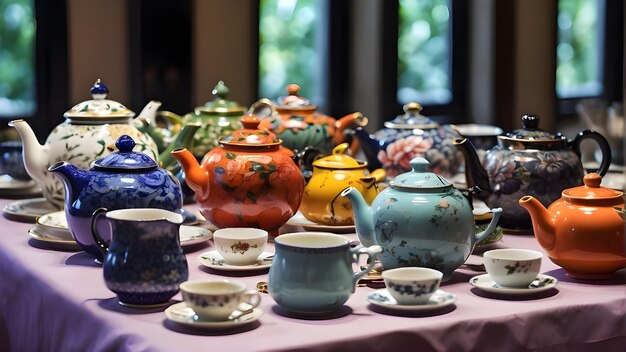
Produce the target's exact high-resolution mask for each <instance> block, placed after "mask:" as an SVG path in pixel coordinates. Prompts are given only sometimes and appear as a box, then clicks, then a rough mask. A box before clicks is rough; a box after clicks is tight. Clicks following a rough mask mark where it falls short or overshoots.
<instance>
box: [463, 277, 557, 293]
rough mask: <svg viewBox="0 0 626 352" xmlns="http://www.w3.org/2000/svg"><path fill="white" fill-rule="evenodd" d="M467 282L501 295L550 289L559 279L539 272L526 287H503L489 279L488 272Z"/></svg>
mask: <svg viewBox="0 0 626 352" xmlns="http://www.w3.org/2000/svg"><path fill="white" fill-rule="evenodd" d="M469 283H470V284H472V285H473V286H475V287H478V288H479V289H481V290H483V291H486V292H491V293H497V294H501V295H528V294H534V293H537V292H543V291H547V290H550V289H552V288H554V287H555V286H556V285H557V284H558V283H559V280H557V279H555V278H553V277H552V276H550V275H544V274H539V275H537V278H536V279H535V281H533V283H531V284H530V285H529V286H528V287H521V288H518V287H504V286H500V285H498V284H496V283H495V282H494V281H493V280H492V279H491V277H490V276H489V274H482V275H478V276H474V277H473V278H471V279H470V281H469ZM537 283H539V284H540V286H533V284H535V285H536V284H537Z"/></svg>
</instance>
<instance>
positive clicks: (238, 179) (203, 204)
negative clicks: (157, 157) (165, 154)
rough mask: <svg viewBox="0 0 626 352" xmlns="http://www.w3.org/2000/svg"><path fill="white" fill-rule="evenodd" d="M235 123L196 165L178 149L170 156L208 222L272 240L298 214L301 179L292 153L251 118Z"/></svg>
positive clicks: (256, 119) (194, 161) (302, 180)
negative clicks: (255, 230)
mask: <svg viewBox="0 0 626 352" xmlns="http://www.w3.org/2000/svg"><path fill="white" fill-rule="evenodd" d="M241 122H242V124H243V126H244V128H243V129H241V130H237V131H234V132H233V133H232V134H230V135H227V136H225V137H222V138H220V140H219V143H220V145H219V146H217V147H215V148H213V149H211V150H210V151H209V152H208V153H207V154H206V155H205V156H204V158H203V159H202V162H201V164H199V163H198V161H197V159H196V158H195V157H194V155H193V154H192V153H191V152H190V151H189V150H187V149H184V148H182V149H176V150H174V151H173V152H172V156H173V157H174V158H176V160H178V162H179V163H180V164H181V166H182V168H183V170H184V171H185V180H186V182H187V185H188V186H189V187H190V188H191V189H192V190H193V191H194V193H195V194H196V200H197V202H198V203H199V204H200V212H201V213H202V215H204V217H205V218H206V219H207V220H208V221H210V222H212V223H213V224H214V225H215V226H217V227H219V228H224V227H256V228H261V229H263V230H266V231H268V232H269V235H270V236H272V237H275V236H277V235H278V229H279V227H280V226H282V225H283V224H285V223H286V222H287V220H289V219H290V218H291V217H292V216H294V215H295V214H296V212H297V211H298V207H299V206H300V201H301V200H302V194H303V191H304V177H303V176H302V173H301V172H300V168H299V166H298V165H297V164H296V163H295V162H294V160H293V158H294V153H293V152H292V151H291V150H289V149H288V148H285V147H283V146H282V141H281V140H279V139H278V138H277V137H276V135H274V134H273V133H271V132H268V131H266V130H262V129H259V128H258V127H259V123H260V121H259V119H258V118H257V117H256V116H244V117H243V118H241Z"/></svg>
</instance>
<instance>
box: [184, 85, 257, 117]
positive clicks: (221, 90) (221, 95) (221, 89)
mask: <svg viewBox="0 0 626 352" xmlns="http://www.w3.org/2000/svg"><path fill="white" fill-rule="evenodd" d="M228 93H230V89H228V87H227V86H226V85H225V84H224V81H219V82H217V85H216V86H215V88H213V90H212V91H211V94H213V95H214V96H216V98H215V99H213V100H212V101H209V102H206V103H205V104H204V105H203V106H198V107H197V108H196V112H205V113H207V114H227V115H237V114H239V115H243V113H244V112H245V111H246V108H245V107H244V106H241V105H240V104H239V103H237V102H235V101H232V100H226V97H227V96H228Z"/></svg>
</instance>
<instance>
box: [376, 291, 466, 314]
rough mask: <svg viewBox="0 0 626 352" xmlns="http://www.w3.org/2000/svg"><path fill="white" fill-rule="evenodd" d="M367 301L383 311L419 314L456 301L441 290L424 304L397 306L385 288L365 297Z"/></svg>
mask: <svg viewBox="0 0 626 352" xmlns="http://www.w3.org/2000/svg"><path fill="white" fill-rule="evenodd" d="M367 301H368V302H370V303H371V304H373V305H375V306H378V307H383V308H385V309H391V310H398V311H405V312H420V311H428V310H435V309H441V308H443V307H447V306H449V305H451V304H453V303H454V302H455V301H456V295H455V294H454V293H450V292H446V291H443V290H437V291H436V292H435V293H433V295H432V296H430V299H429V300H428V302H426V303H425V304H398V302H397V301H396V300H395V299H394V298H393V297H391V295H390V294H389V291H387V289H386V288H383V289H380V290H376V291H374V292H372V293H370V294H369V295H367Z"/></svg>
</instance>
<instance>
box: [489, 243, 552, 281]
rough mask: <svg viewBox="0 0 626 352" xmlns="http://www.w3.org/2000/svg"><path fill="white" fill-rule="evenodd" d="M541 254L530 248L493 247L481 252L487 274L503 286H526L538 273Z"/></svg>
mask: <svg viewBox="0 0 626 352" xmlns="http://www.w3.org/2000/svg"><path fill="white" fill-rule="evenodd" d="M542 258H543V254H541V253H540V252H537V251H533V250H530V249H515V248H507V249H494V250H491V251H487V252H485V253H483V262H484V264H485V269H486V270H487V274H489V276H490V277H491V278H492V279H493V281H495V282H496V283H497V284H498V285H500V286H504V287H526V286H528V285H529V284H530V283H531V282H532V281H533V280H534V279H536V278H537V275H539V270H540V269H541V259H542Z"/></svg>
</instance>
